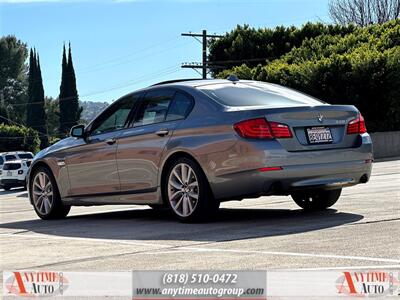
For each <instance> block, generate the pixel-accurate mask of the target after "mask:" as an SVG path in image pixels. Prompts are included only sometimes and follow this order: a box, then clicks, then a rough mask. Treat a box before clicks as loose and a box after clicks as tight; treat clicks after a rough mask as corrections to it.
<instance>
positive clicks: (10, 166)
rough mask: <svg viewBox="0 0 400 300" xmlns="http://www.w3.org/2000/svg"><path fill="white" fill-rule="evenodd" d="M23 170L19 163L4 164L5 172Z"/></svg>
mask: <svg viewBox="0 0 400 300" xmlns="http://www.w3.org/2000/svg"><path fill="white" fill-rule="evenodd" d="M20 168H21V164H19V163H8V164H4V167H3V170H5V171H7V170H18V169H20Z"/></svg>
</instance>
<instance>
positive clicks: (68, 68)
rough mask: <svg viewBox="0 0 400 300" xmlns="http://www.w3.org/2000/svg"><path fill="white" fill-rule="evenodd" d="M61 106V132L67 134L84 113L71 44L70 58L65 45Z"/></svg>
mask: <svg viewBox="0 0 400 300" xmlns="http://www.w3.org/2000/svg"><path fill="white" fill-rule="evenodd" d="M59 107H60V128H59V131H60V133H61V134H63V135H67V134H68V133H69V131H70V129H71V127H72V126H74V125H76V124H78V122H79V120H80V116H81V113H82V108H81V107H80V106H79V96H78V91H77V88H76V77H75V70H74V65H73V62H72V54H71V45H69V49H68V59H67V57H66V51H65V45H64V47H63V57H62V75H61V85H60V96H59Z"/></svg>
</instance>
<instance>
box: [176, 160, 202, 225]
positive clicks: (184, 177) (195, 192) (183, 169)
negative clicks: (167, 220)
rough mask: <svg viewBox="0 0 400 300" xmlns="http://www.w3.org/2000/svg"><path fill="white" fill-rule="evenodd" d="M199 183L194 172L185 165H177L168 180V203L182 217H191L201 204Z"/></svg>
mask: <svg viewBox="0 0 400 300" xmlns="http://www.w3.org/2000/svg"><path fill="white" fill-rule="evenodd" d="M199 195H200V191H199V182H198V179H197V176H196V173H195V172H194V170H193V169H192V168H191V167H190V166H189V165H188V164H185V163H179V164H177V165H176V166H175V167H174V168H173V169H172V171H171V173H170V175H169V179H168V201H169V202H170V204H171V207H172V209H173V210H174V212H175V213H176V214H177V215H179V216H181V217H188V216H190V215H191V214H192V213H193V212H194V210H195V209H196V206H197V204H198V202H199Z"/></svg>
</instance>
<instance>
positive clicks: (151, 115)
mask: <svg viewBox="0 0 400 300" xmlns="http://www.w3.org/2000/svg"><path fill="white" fill-rule="evenodd" d="M173 95H174V92H173V91H169V90H167V91H152V92H149V93H147V94H146V96H145V99H144V101H143V103H142V105H141V106H140V107H139V110H138V113H137V115H136V118H135V122H134V126H143V125H149V124H155V123H160V122H164V121H165V117H166V115H167V111H168V107H169V104H170V102H171V100H172V97H173Z"/></svg>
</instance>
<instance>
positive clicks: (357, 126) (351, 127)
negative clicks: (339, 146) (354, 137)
mask: <svg viewBox="0 0 400 300" xmlns="http://www.w3.org/2000/svg"><path fill="white" fill-rule="evenodd" d="M366 132H367V127H365V121H364V117H363V116H362V115H361V114H359V115H358V117H357V118H355V119H353V120H351V121H350V122H349V124H348V125H347V134H362V133H366Z"/></svg>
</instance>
